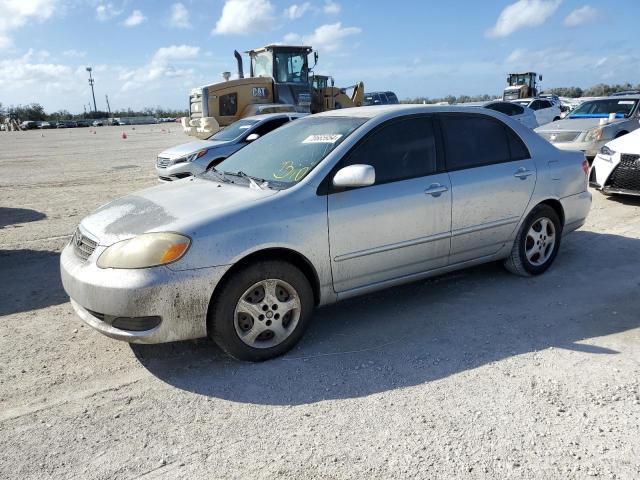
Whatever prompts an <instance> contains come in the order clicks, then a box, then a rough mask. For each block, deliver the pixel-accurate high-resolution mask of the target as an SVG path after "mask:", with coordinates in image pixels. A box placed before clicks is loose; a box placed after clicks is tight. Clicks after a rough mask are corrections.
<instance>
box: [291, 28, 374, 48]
mask: <svg viewBox="0 0 640 480" xmlns="http://www.w3.org/2000/svg"><path fill="white" fill-rule="evenodd" d="M361 31H362V30H361V29H360V28H358V27H343V26H342V23H340V22H336V23H331V24H327V25H321V26H320V27H318V28H316V29H315V31H314V32H313V33H312V34H310V35H304V36H303V37H302V42H303V43H304V44H305V45H311V46H312V47H314V48H315V49H316V50H318V51H325V52H333V51H335V50H338V49H339V48H340V47H341V46H342V41H343V40H344V39H345V38H347V37H350V36H352V35H357V34H359V33H360V32H361ZM293 35H295V34H288V35H287V36H288V37H289V39H290V40H293V39H294V37H293ZM287 36H285V39H286V38H287ZM298 38H300V37H298Z"/></svg>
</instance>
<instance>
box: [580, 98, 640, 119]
mask: <svg viewBox="0 0 640 480" xmlns="http://www.w3.org/2000/svg"><path fill="white" fill-rule="evenodd" d="M637 103H638V100H636V99H630V100H625V99H607V100H592V101H590V102H584V103H583V104H582V105H580V106H579V107H578V108H576V109H575V110H574V111H573V112H571V115H569V118H607V117H609V115H610V114H611V113H615V114H616V118H628V117H630V116H631V114H632V113H633V111H634V109H635V107H636V105H637Z"/></svg>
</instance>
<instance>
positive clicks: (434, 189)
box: [424, 183, 449, 197]
mask: <svg viewBox="0 0 640 480" xmlns="http://www.w3.org/2000/svg"><path fill="white" fill-rule="evenodd" d="M447 191H449V189H448V188H447V187H445V186H444V185H441V184H440V183H432V184H431V185H429V188H427V189H426V190H425V191H424V193H425V195H431V196H432V197H439V196H440V195H441V194H443V193H444V192H447Z"/></svg>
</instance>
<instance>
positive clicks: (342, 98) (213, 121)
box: [182, 45, 364, 138]
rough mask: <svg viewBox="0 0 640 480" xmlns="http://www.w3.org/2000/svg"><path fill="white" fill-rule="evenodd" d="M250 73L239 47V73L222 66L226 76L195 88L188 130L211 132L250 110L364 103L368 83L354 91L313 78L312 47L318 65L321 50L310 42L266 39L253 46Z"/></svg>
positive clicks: (329, 107)
mask: <svg viewBox="0 0 640 480" xmlns="http://www.w3.org/2000/svg"><path fill="white" fill-rule="evenodd" d="M247 53H248V54H249V58H250V73H249V77H248V78H245V77H244V67H243V62H242V57H241V56H240V54H239V53H238V52H237V51H235V52H234V55H235V57H236V61H237V64H238V79H236V80H230V77H231V74H230V73H229V72H224V73H223V77H224V81H223V82H220V83H216V84H213V85H206V86H203V87H198V88H195V89H193V90H191V93H190V96H189V118H183V119H182V126H183V128H184V130H185V132H186V133H187V134H189V135H193V136H196V137H199V138H207V137H209V136H210V135H212V134H214V133H216V132H217V131H218V130H220V129H221V128H222V127H225V126H227V125H229V124H231V123H233V122H235V121H236V120H238V119H240V118H244V117H248V116H251V115H258V114H262V113H274V112H307V113H317V112H320V111H325V110H332V109H335V108H347V107H353V106H360V105H362V99H363V98H364V85H363V84H362V82H360V83H358V84H357V85H355V86H354V92H353V95H352V96H351V97H349V96H347V95H346V94H345V90H346V89H339V88H337V87H334V86H333V79H332V80H331V86H329V85H328V79H329V77H322V78H323V79H324V83H323V84H322V82H320V83H318V82H317V81H314V78H317V79H319V78H320V77H312V76H311V74H312V68H313V67H311V68H310V67H309V63H308V58H309V55H310V54H311V53H314V60H315V63H314V65H313V66H314V67H315V64H316V63H317V61H318V54H317V52H314V51H313V49H312V48H311V47H306V46H285V45H267V46H266V47H263V48H259V49H255V50H249V51H248V52H247Z"/></svg>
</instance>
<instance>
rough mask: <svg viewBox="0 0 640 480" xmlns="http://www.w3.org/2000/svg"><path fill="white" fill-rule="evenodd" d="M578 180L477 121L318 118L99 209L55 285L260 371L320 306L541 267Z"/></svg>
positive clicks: (581, 195) (551, 150)
mask: <svg viewBox="0 0 640 480" xmlns="http://www.w3.org/2000/svg"><path fill="white" fill-rule="evenodd" d="M587 171H588V164H587V162H586V161H585V159H584V155H582V154H581V153H575V152H563V151H560V150H558V149H556V148H555V147H553V146H552V145H551V144H549V143H548V142H546V141H545V140H543V139H542V138H540V137H539V136H538V135H536V134H535V133H533V132H532V131H531V130H529V129H528V128H527V127H525V126H523V125H521V124H520V123H518V122H516V121H514V120H512V119H510V118H508V117H505V116H504V115H500V114H498V113H494V112H492V111H490V110H479V109H477V108H464V107H428V106H382V107H363V108H351V109H346V110H338V111H333V112H326V113H323V114H320V115H313V116H309V117H306V118H303V119H300V120H296V121H295V122H292V123H290V124H288V125H286V126H284V127H281V128H279V129H277V130H275V131H274V132H272V133H270V134H269V135H266V136H264V137H262V138H260V139H258V140H256V141H255V142H253V143H251V144H250V145H248V146H247V147H246V148H244V149H242V150H240V151H238V152H237V153H235V154H234V155H232V156H230V157H229V158H227V159H226V160H224V161H223V162H222V163H220V164H219V165H218V166H217V168H216V169H214V170H211V171H209V172H207V173H205V174H203V175H199V176H197V177H192V178H189V179H185V180H179V181H176V182H172V183H170V184H165V185H159V186H156V187H153V188H150V189H147V190H143V191H140V192H137V193H134V194H131V195H127V196H125V197H123V198H121V199H119V200H116V201H114V202H111V203H109V204H107V205H105V206H103V207H101V208H99V209H98V210H97V211H96V212H94V213H93V214H91V215H89V216H88V217H86V218H85V219H84V220H83V221H82V222H81V224H80V225H79V226H78V228H77V230H76V232H75V235H74V236H73V239H72V241H71V242H70V243H69V245H68V246H67V247H66V248H65V249H64V251H63V252H62V256H61V271H62V281H63V284H64V288H65V290H66V292H67V293H68V294H69V296H70V297H71V302H72V305H73V307H74V308H75V310H76V312H77V313H78V315H79V316H80V317H81V318H82V319H83V320H84V321H85V322H87V323H88V324H89V325H91V326H92V327H94V328H95V329H97V330H98V331H100V332H102V333H104V334H105V335H108V336H110V337H113V338H115V339H120V340H125V341H129V342H143V343H159V342H168V341H174V340H185V339H192V338H198V337H204V336H207V335H208V336H210V337H211V338H213V339H214V341H215V342H216V343H217V344H218V345H220V347H221V348H222V349H224V350H225V351H226V352H228V353H229V354H230V355H232V356H233V357H235V358H238V359H243V360H250V361H258V360H265V359H268V358H272V357H274V356H277V355H280V354H282V353H284V352H286V351H287V350H288V349H290V348H291V347H292V346H293V345H295V344H296V342H297V341H298V340H299V339H300V338H301V336H302V334H303V332H304V330H305V328H306V327H307V326H308V325H309V322H310V319H311V315H312V311H313V310H314V307H315V306H319V305H326V304H330V303H333V302H336V301H338V300H342V299H345V298H349V297H353V296H355V295H361V294H366V293H369V292H373V291H376V290H379V289H382V288H386V287H390V286H392V285H397V284H401V283H405V282H410V281H414V280H418V279H422V278H425V277H428V276H432V275H437V274H441V273H444V272H447V271H451V270H456V269H461V268H465V267H468V266H471V265H475V264H479V263H483V262H490V261H495V260H501V261H503V262H504V263H505V265H506V267H507V268H508V269H509V270H510V271H512V272H514V273H516V274H518V275H524V276H528V275H538V274H541V273H543V272H544V271H545V270H547V269H548V268H549V267H550V265H551V264H552V263H553V261H554V259H555V257H556V255H557V254H558V251H559V248H560V244H561V239H562V237H563V235H565V234H567V233H569V232H571V231H572V230H575V229H576V228H578V227H580V226H581V225H582V224H583V222H584V221H585V218H586V216H587V213H588V211H589V208H590V205H591V195H590V193H589V192H588V191H587V177H586V173H587Z"/></svg>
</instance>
